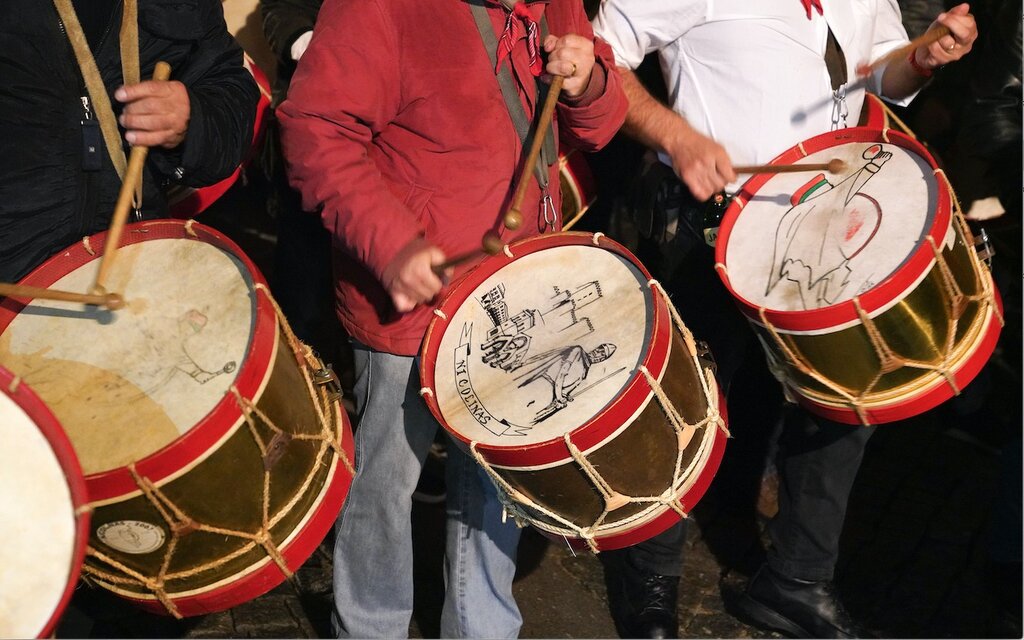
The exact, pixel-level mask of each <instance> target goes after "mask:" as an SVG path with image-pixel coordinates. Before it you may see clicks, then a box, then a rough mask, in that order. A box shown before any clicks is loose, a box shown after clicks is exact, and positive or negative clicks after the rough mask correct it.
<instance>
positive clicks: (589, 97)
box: [560, 58, 608, 107]
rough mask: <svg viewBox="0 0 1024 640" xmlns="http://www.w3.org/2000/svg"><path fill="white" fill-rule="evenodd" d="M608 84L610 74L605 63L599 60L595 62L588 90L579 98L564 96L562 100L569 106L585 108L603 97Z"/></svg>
mask: <svg viewBox="0 0 1024 640" xmlns="http://www.w3.org/2000/svg"><path fill="white" fill-rule="evenodd" d="M607 82H608V72H607V71H606V70H605V68H604V62H603V61H602V60H601V59H600V58H597V59H596V60H594V68H593V69H592V70H591V72H590V82H589V83H588V84H587V88H586V89H585V90H584V91H583V93H581V94H580V95H578V96H575V97H569V96H566V95H564V94H563V95H562V97H561V98H560V100H561V101H562V102H564V103H565V104H567V105H570V106H573V107H585V106H587V105H589V104H590V103H592V102H593V101H594V100H597V99H598V98H599V97H601V94H603V93H604V88H605V85H606V84H607Z"/></svg>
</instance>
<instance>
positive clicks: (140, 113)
mask: <svg viewBox="0 0 1024 640" xmlns="http://www.w3.org/2000/svg"><path fill="white" fill-rule="evenodd" d="M114 98H115V99H116V100H118V101H119V102H123V103H124V104H125V108H124V111H123V112H122V113H121V117H120V118H119V119H118V121H119V122H120V123H121V126H122V127H124V128H125V129H127V131H126V132H125V136H124V137H125V140H127V141H128V142H129V144H132V145H142V146H146V147H164V148H165V149H173V148H174V147H177V146H178V145H179V144H181V141H182V140H184V139H185V132H186V131H187V130H188V120H189V116H190V115H191V105H190V104H189V100H188V91H186V90H185V85H183V84H182V83H180V82H178V81H177V80H169V81H163V80H146V81H145V82H140V83H138V84H133V85H125V86H123V87H120V88H119V89H118V90H117V91H115V92H114Z"/></svg>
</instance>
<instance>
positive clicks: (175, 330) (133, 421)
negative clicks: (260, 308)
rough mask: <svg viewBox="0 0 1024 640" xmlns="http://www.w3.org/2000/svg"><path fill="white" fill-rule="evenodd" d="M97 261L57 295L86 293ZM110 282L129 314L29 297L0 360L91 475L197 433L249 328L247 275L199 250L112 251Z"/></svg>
mask: <svg viewBox="0 0 1024 640" xmlns="http://www.w3.org/2000/svg"><path fill="white" fill-rule="evenodd" d="M99 262H100V261H99V260H98V259H95V260H91V261H89V262H87V263H85V264H84V265H80V266H77V267H76V268H74V269H73V270H71V271H70V272H69V273H67V274H66V275H64V276H63V277H60V278H59V279H58V280H57V281H56V282H54V283H53V285H52V287H53V288H56V289H62V290H66V291H87V290H88V289H89V288H90V286H91V285H92V282H93V280H94V278H95V274H96V271H97V269H98V267H99ZM112 266H113V269H112V270H111V274H110V277H109V279H108V280H107V283H108V289H109V290H111V291H116V292H119V293H122V294H123V296H124V298H125V300H126V301H127V305H126V307H125V308H124V309H121V310H118V311H116V312H110V311H108V310H105V309H100V308H97V307H87V306H84V305H81V304H75V303H66V302H58V301H50V300H34V301H32V303H31V304H30V305H28V306H27V307H25V308H24V309H23V310H22V311H21V312H20V313H18V315H17V316H15V317H14V318H13V320H12V321H11V322H10V324H9V326H8V327H7V328H6V329H5V330H4V332H3V334H2V335H0V363H2V364H4V365H5V366H7V367H8V368H9V369H11V370H13V371H16V372H18V374H19V375H20V376H21V377H22V378H23V379H24V380H26V381H27V382H28V383H29V384H31V385H32V387H33V389H35V391H36V392H37V393H38V394H39V395H40V396H41V397H42V398H43V399H44V400H45V401H46V402H47V404H48V405H49V406H50V408H51V409H52V410H53V412H54V414H56V416H57V418H58V419H59V421H60V423H61V424H62V425H63V427H64V429H65V431H66V432H67V434H68V436H69V437H70V439H71V441H72V443H73V444H74V447H75V451H76V453H77V455H78V458H79V461H80V462H81V464H82V468H83V469H84V471H85V473H86V474H87V475H90V474H95V473H98V472H101V471H105V470H109V469H115V468H119V467H123V466H125V465H128V464H129V463H132V462H135V461H137V460H140V459H141V458H144V457H145V456H147V455H149V454H151V453H153V452H155V451H157V450H159V449H161V448H162V447H164V446H165V445H167V444H169V443H171V442H172V441H174V440H176V439H177V438H179V437H180V436H181V435H182V434H184V433H186V432H187V431H189V430H190V429H191V428H193V427H194V426H195V425H196V424H197V423H198V422H199V421H200V420H201V419H202V418H203V417H204V416H206V415H207V414H208V413H209V412H210V411H211V410H212V409H213V408H214V406H215V405H217V404H218V403H219V402H220V401H221V400H222V399H223V398H224V397H225V395H226V394H228V393H229V389H230V387H231V386H232V384H234V382H235V380H236V377H237V375H238V371H239V369H240V368H241V365H242V363H243V360H244V359H245V356H246V351H247V349H248V347H249V343H250V341H251V340H252V335H253V330H254V323H255V317H256V312H255V305H256V301H255V295H254V289H253V283H252V276H251V274H250V272H249V270H248V269H246V267H245V266H244V265H243V263H242V262H241V261H240V260H239V258H237V257H236V256H234V255H232V254H230V253H228V252H227V251H225V250H223V249H221V248H219V247H217V246H214V245H212V244H209V243H206V242H198V241H193V240H191V239H185V238H154V239H150V240H145V241H142V242H136V243H134V244H128V245H126V246H123V247H122V248H121V249H119V250H118V254H117V260H116V261H115V262H114V264H113V265H112Z"/></svg>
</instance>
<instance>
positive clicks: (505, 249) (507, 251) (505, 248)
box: [501, 244, 515, 258]
mask: <svg viewBox="0 0 1024 640" xmlns="http://www.w3.org/2000/svg"><path fill="white" fill-rule="evenodd" d="M501 252H502V253H504V254H505V256H506V257H508V258H515V256H514V255H512V249H509V248H508V245H507V244H506V245H505V246H503V247H502V248H501Z"/></svg>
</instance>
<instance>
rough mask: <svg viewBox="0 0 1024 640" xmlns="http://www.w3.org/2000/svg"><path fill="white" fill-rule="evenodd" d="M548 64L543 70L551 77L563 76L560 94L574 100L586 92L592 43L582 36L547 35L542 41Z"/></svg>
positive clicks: (591, 61)
mask: <svg viewBox="0 0 1024 640" xmlns="http://www.w3.org/2000/svg"><path fill="white" fill-rule="evenodd" d="M544 50H545V51H547V52H548V64H547V66H546V67H544V70H545V71H547V72H548V73H549V74H551V75H553V76H564V77H565V80H564V81H563V82H562V92H563V93H565V94H566V95H568V96H569V97H570V98H575V97H577V96H579V95H581V94H582V93H583V92H584V91H586V90H587V86H588V85H589V84H590V73H591V71H593V69H594V42H593V41H592V40H590V39H588V38H584V37H583V36H578V35H576V34H569V35H566V36H562V37H561V38H558V37H555V36H552V35H549V36H548V37H547V38H545V39H544Z"/></svg>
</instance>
